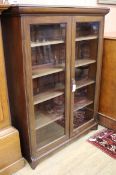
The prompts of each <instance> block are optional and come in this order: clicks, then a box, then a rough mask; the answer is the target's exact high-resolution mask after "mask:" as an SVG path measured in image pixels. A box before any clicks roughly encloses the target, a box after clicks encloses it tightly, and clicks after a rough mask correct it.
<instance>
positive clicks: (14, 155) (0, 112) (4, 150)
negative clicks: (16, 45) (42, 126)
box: [0, 4, 24, 174]
mask: <svg viewBox="0 0 116 175" xmlns="http://www.w3.org/2000/svg"><path fill="white" fill-rule="evenodd" d="M8 7H9V6H8V5H1V4H0V14H1V12H2V11H3V10H6V9H7V8H8ZM0 17H1V16H0ZM10 117H11V116H10V110H9V101H8V94H7V85H6V72H5V65H4V53H3V40H2V29H1V19H0V174H12V173H15V172H16V171H18V170H19V169H21V168H22V167H23V166H24V159H23V158H22V155H21V148H20V140H19V133H18V131H17V130H16V129H15V128H13V127H11V120H10Z"/></svg>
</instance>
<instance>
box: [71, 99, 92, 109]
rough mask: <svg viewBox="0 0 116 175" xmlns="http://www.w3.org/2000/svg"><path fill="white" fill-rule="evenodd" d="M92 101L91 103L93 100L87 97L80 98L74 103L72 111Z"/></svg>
mask: <svg viewBox="0 0 116 175" xmlns="http://www.w3.org/2000/svg"><path fill="white" fill-rule="evenodd" d="M92 103H93V100H89V99H87V98H85V99H83V100H80V101H78V102H77V103H76V104H74V112H75V111H77V110H80V109H82V108H84V107H86V106H88V105H90V104H92Z"/></svg>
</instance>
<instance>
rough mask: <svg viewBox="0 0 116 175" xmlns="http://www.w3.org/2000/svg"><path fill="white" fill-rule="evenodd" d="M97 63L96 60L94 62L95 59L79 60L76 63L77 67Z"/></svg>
mask: <svg viewBox="0 0 116 175" xmlns="http://www.w3.org/2000/svg"><path fill="white" fill-rule="evenodd" d="M95 62H96V60H94V59H78V60H77V61H76V62H75V67H81V66H86V65H89V64H93V63H95Z"/></svg>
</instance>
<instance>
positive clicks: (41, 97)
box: [34, 89, 64, 105]
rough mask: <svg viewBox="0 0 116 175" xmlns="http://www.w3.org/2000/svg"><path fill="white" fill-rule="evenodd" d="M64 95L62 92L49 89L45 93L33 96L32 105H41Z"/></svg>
mask: <svg viewBox="0 0 116 175" xmlns="http://www.w3.org/2000/svg"><path fill="white" fill-rule="evenodd" d="M63 94H64V91H60V90H56V89H51V90H49V91H46V92H42V93H40V94H38V95H35V96H34V105H36V104H39V103H42V102H44V101H47V100H50V99H52V98H55V97H58V96H61V95H63Z"/></svg>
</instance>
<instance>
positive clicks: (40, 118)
mask: <svg viewBox="0 0 116 175" xmlns="http://www.w3.org/2000/svg"><path fill="white" fill-rule="evenodd" d="M35 116H36V129H40V128H42V127H44V126H46V125H49V124H50V123H53V122H55V121H57V120H59V119H61V118H62V117H63V114H62V115H59V116H58V114H57V113H55V112H54V113H52V114H49V113H48V112H46V111H38V112H36V113H35Z"/></svg>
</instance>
